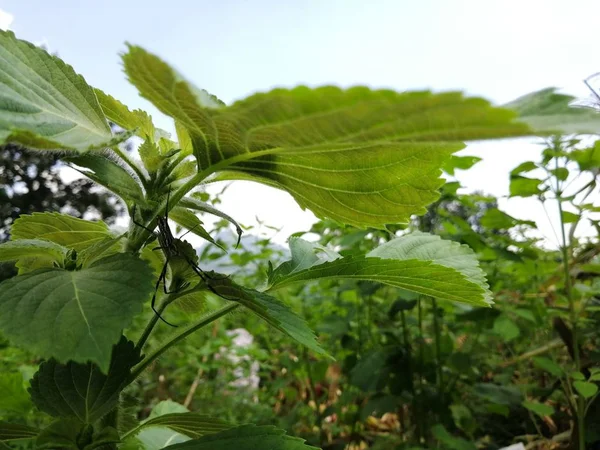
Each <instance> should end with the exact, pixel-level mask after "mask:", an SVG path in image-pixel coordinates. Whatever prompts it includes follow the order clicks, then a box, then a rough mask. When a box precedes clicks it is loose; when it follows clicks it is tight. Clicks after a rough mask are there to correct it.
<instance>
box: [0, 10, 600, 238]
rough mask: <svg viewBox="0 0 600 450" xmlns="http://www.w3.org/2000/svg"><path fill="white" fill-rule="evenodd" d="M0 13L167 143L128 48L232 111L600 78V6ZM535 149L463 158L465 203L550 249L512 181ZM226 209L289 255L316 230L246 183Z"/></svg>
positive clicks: (502, 147) (494, 146) (501, 96)
mask: <svg viewBox="0 0 600 450" xmlns="http://www.w3.org/2000/svg"><path fill="white" fill-rule="evenodd" d="M0 8H1V9H0V28H8V27H9V28H10V29H12V30H13V31H14V32H15V33H16V35H17V36H18V37H19V38H22V39H26V40H29V41H31V42H34V43H37V44H44V45H46V46H47V47H48V48H49V50H50V51H52V52H57V53H58V54H59V56H60V57H61V58H63V59H64V60H65V61H66V62H68V63H69V64H71V65H72V66H74V67H75V69H76V70H77V71H78V72H79V73H81V74H82V75H84V77H85V78H86V80H87V81H88V82H89V83H90V84H92V85H93V86H96V87H98V88H100V89H102V90H104V91H106V92H108V93H110V94H111V95H113V96H115V97H116V98H118V99H120V100H121V101H123V102H124V103H125V104H127V105H128V106H129V107H130V108H142V109H145V110H147V111H149V112H151V113H152V116H153V118H154V119H155V122H156V124H157V125H158V126H159V127H161V128H164V129H167V130H172V129H173V127H172V124H171V123H170V121H169V119H167V118H166V117H164V116H162V115H161V114H160V113H159V112H158V111H157V110H156V109H155V108H154V107H152V105H150V103H148V102H147V101H146V100H144V99H142V98H141V97H139V96H138V94H137V92H136V90H135V88H134V87H133V86H132V85H130V84H129V83H128V82H127V81H126V79H125V76H124V74H123V73H122V70H121V64H120V59H119V56H118V53H119V52H122V51H124V49H125V46H124V42H125V41H128V42H132V43H135V44H139V45H141V46H143V47H145V48H147V49H148V50H150V51H152V52H154V53H157V54H159V55H160V56H161V57H163V58H164V59H165V60H167V61H168V62H169V63H171V64H172V65H173V66H175V67H176V68H177V69H178V70H179V71H180V72H182V73H183V74H184V75H185V76H186V78H188V79H189V80H191V81H193V82H194V83H195V84H196V85H198V86H199V87H202V88H204V89H207V90H208V91H209V92H211V93H214V94H215V95H217V96H218V97H219V98H221V99H223V100H224V101H225V102H227V103H230V102H232V101H233V100H235V99H238V98H243V97H245V96H247V95H249V94H251V93H253V92H256V91H265V90H269V89H271V88H273V87H275V86H285V87H291V86H294V85H297V84H307V85H310V86H318V85H322V84H336V85H340V86H342V87H347V86H352V85H357V84H360V85H368V86H370V87H373V88H383V87H385V88H392V89H395V90H398V91H405V90H414V89H433V90H434V91H444V90H463V91H466V93H468V94H470V95H478V96H483V97H485V98H487V99H489V100H491V101H493V102H494V103H496V104H502V103H506V102H508V101H510V100H513V99H515V98H516V97H519V96H521V95H524V94H527V93H529V92H531V91H535V90H539V89H541V88H544V87H548V86H556V87H559V88H562V89H563V90H564V91H565V92H569V93H571V94H573V95H576V96H583V95H586V88H585V86H584V85H583V83H582V82H581V80H582V79H583V78H585V77H587V76H588V75H590V74H592V73H594V72H597V71H600V56H598V50H597V49H598V43H599V42H600V35H599V33H598V26H597V22H598V20H597V18H598V17H600V1H598V0H571V1H569V2H565V1H564V0H528V1H526V2H524V1H522V0H503V1H500V0H488V1H485V2H482V1H480V0H454V1H445V0H421V1H418V2H408V1H401V0H371V1H368V2H365V1H363V0H326V1H323V0H294V1H286V2H281V1H276V0H254V1H244V0H220V1H214V0H196V1H193V0H190V1H176V0H172V1H169V2H165V1H164V0H160V1H159V0H125V1H124V0H120V1H114V0H104V1H102V2H86V1H81V0H58V1H48V0H3V1H2V3H1V4H0ZM533 142H534V140H533V139H527V140H524V139H519V140H501V141H494V142H485V143H473V144H470V145H469V146H468V148H467V149H466V150H463V151H462V152H461V154H469V155H476V156H480V157H482V158H483V161H482V162H480V163H479V164H477V165H476V166H474V167H473V168H472V169H470V170H469V171H465V172H459V173H458V179H459V180H460V181H461V182H462V183H463V184H464V185H465V186H466V190H471V191H472V190H482V191H484V192H486V193H489V194H493V195H495V196H498V197H500V199H501V200H500V204H501V207H502V208H503V209H504V210H505V211H506V212H507V213H509V214H511V215H514V216H516V217H519V218H523V219H530V220H535V221H536V222H537V224H538V228H539V230H540V233H541V234H542V235H544V236H546V237H547V238H548V239H549V242H548V244H549V245H552V243H553V242H554V241H555V239H554V238H553V232H552V230H551V225H550V222H549V220H548V218H547V216H546V214H545V213H544V211H543V210H542V209H541V207H540V206H539V205H537V203H536V202H535V201H534V200H525V199H506V196H507V195H508V183H509V175H508V174H509V171H510V170H511V169H512V168H513V167H515V166H516V165H517V164H519V163H521V162H523V161H526V160H529V159H532V160H536V159H537V158H538V156H539V153H540V150H541V147H540V146H538V145H535V144H533ZM222 209H223V210H224V211H226V212H228V213H229V214H231V215H232V216H234V217H235V218H236V219H238V220H239V221H240V222H242V223H243V224H246V225H253V224H255V223H256V219H255V218H256V217H258V218H259V219H260V220H262V221H265V222H266V223H268V224H270V225H274V226H277V227H283V229H282V230H281V232H279V233H278V234H277V235H276V236H275V237H274V240H275V241H278V242H283V241H285V240H286V238H287V236H289V235H290V234H291V233H293V232H295V231H299V230H307V229H308V228H309V227H310V225H311V224H312V223H313V221H314V220H315V218H314V216H313V215H312V214H311V213H310V212H306V211H304V212H303V211H301V210H300V208H299V207H298V206H297V205H296V204H295V203H294V202H293V200H292V199H291V197H290V196H289V195H288V194H285V193H282V192H279V191H275V190H273V189H270V188H267V187H263V186H261V185H256V184H250V183H245V182H244V183H241V182H240V183H235V184H234V185H233V186H231V187H230V188H229V189H228V190H227V192H226V194H225V195H224V197H223V204H222ZM556 215H557V214H556V211H550V217H551V218H554V219H555V218H556ZM188 236H189V235H188Z"/></svg>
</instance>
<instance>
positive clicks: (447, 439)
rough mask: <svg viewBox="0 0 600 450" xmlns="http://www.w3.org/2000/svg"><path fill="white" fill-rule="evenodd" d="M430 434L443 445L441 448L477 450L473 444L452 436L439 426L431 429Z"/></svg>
mask: <svg viewBox="0 0 600 450" xmlns="http://www.w3.org/2000/svg"><path fill="white" fill-rule="evenodd" d="M431 434H432V435H433V437H434V438H436V439H437V440H438V441H440V442H441V443H442V444H444V447H443V448H448V449H452V450H477V447H476V446H475V444H473V443H472V442H469V441H467V440H466V439H462V438H458V437H454V436H452V435H451V434H450V433H448V430H446V428H445V427H444V426H443V425H441V424H438V425H434V426H433V427H431Z"/></svg>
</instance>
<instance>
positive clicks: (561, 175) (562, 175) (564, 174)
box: [550, 167, 569, 181]
mask: <svg viewBox="0 0 600 450" xmlns="http://www.w3.org/2000/svg"><path fill="white" fill-rule="evenodd" d="M550 172H551V173H552V175H554V176H555V177H556V178H557V179H558V180H560V181H565V180H566V179H567V178H569V169H567V168H566V167H559V168H558V169H552V170H550Z"/></svg>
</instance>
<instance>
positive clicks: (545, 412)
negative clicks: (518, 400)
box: [523, 400, 554, 418]
mask: <svg viewBox="0 0 600 450" xmlns="http://www.w3.org/2000/svg"><path fill="white" fill-rule="evenodd" d="M523 406H524V407H525V408H527V409H528V410H529V411H531V412H534V413H536V414H537V415H538V416H540V417H541V418H544V417H546V416H551V415H552V414H554V408H553V407H552V406H550V405H546V404H545V403H539V402H531V401H527V400H526V401H524V402H523Z"/></svg>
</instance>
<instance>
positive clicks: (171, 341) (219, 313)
mask: <svg viewBox="0 0 600 450" xmlns="http://www.w3.org/2000/svg"><path fill="white" fill-rule="evenodd" d="M239 307H240V304H239V303H228V304H227V305H225V306H223V307H222V308H220V309H217V310H215V311H212V312H210V313H208V314H207V315H205V316H203V317H201V318H200V319H198V321H197V322H195V323H191V324H190V325H188V326H187V327H185V328H183V329H182V330H181V331H178V332H177V333H175V334H173V335H172V336H170V337H169V338H168V340H167V341H166V342H164V343H163V344H162V345H161V346H160V347H158V348H157V349H156V350H154V351H153V352H152V353H150V354H149V355H148V356H146V358H144V360H143V361H142V362H141V363H139V364H138V365H137V366H135V368H134V370H133V372H132V373H131V375H130V377H129V380H128V383H127V384H129V383H131V382H132V381H133V380H135V379H136V378H137V377H139V376H140V374H141V373H142V372H143V371H144V370H146V368H147V367H148V366H149V365H150V364H152V362H153V361H154V360H155V359H156V358H158V357H159V356H160V355H162V354H163V353H164V352H166V351H167V350H168V349H169V348H171V347H172V346H174V345H175V344H177V343H178V342H179V341H182V340H183V339H185V338H186V337H188V336H189V335H190V334H192V333H193V332H195V331H197V330H199V329H200V328H203V327H205V326H206V325H208V324H209V323H211V322H214V321H215V320H217V319H220V318H221V317H223V316H224V315H226V314H228V313H230V312H231V311H234V310H235V309H237V308H239Z"/></svg>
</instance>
